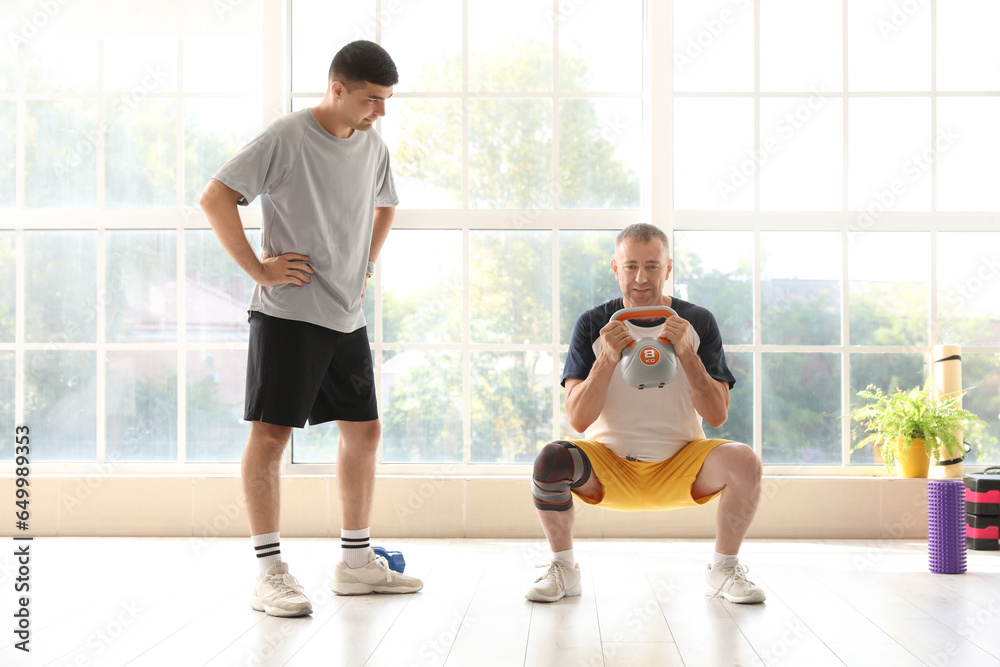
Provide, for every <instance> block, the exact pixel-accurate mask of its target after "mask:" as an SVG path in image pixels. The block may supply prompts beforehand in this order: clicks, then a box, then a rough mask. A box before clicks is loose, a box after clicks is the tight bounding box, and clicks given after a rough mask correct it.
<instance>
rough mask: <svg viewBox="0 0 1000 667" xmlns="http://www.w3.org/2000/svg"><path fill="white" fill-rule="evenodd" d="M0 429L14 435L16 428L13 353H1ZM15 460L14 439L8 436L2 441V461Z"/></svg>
mask: <svg viewBox="0 0 1000 667" xmlns="http://www.w3.org/2000/svg"><path fill="white" fill-rule="evenodd" d="M29 426H30V424H29ZM0 428H2V429H3V432H4V433H13V432H14V428H15V423H14V353H13V352H0ZM13 458H14V438H12V437H10V436H8V437H6V438H3V439H2V440H0V461H4V460H6V461H9V460H11V459H13Z"/></svg>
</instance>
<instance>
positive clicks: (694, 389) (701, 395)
mask: <svg viewBox="0 0 1000 667" xmlns="http://www.w3.org/2000/svg"><path fill="white" fill-rule="evenodd" d="M678 360H679V361H680V363H681V366H682V367H683V368H684V374H685V375H686V376H687V379H688V386H689V387H690V390H691V402H692V403H693V404H694V409H695V410H697V411H698V414H699V415H701V416H702V417H703V418H704V420H705V421H706V422H708V424H709V426H713V427H719V426H722V425H723V424H724V423H726V420H727V419H728V418H729V388H728V387H727V386H726V384H725V383H723V382H719V381H718V380H716V379H715V378H713V377H712V376H711V375H709V374H708V371H707V370H705V364H704V363H702V361H701V357H699V356H698V354H697V353H695V352H692V353H691V354H687V355H684V356H678Z"/></svg>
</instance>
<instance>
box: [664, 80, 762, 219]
mask: <svg viewBox="0 0 1000 667" xmlns="http://www.w3.org/2000/svg"><path fill="white" fill-rule="evenodd" d="M753 105H754V103H753V100H749V99H726V98H710V99H698V98H675V99H674V209H675V210H678V211H684V210H695V211H697V210H713V211H714V210H724V211H740V210H742V211H751V210H753V207H754V197H753V190H754V188H753V183H754V176H755V174H756V170H757V162H756V161H755V157H754V151H753V145H754V139H753V136H754V129H753V124H754V108H753ZM747 151H749V152H747Z"/></svg>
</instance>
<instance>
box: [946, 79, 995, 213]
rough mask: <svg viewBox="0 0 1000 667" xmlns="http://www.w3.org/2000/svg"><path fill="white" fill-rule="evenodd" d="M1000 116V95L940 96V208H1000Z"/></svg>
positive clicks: (987, 209) (952, 209) (971, 209)
mask: <svg viewBox="0 0 1000 667" xmlns="http://www.w3.org/2000/svg"><path fill="white" fill-rule="evenodd" d="M997 118H1000V99H996V98H940V99H938V103H937V137H936V138H935V140H934V143H935V146H937V149H938V162H937V165H938V199H937V207H938V210H941V211H998V210H1000V189H998V188H997V187H996V184H997V182H998V181H1000V162H998V161H997V155H998V154H1000V126H998V124H997V122H996V119H997Z"/></svg>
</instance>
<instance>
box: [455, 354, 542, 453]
mask: <svg viewBox="0 0 1000 667" xmlns="http://www.w3.org/2000/svg"><path fill="white" fill-rule="evenodd" d="M550 440H552V355H550V354H548V353H546V352H478V353H477V352H474V353H472V462H473V463H530V462H531V461H533V460H534V458H535V454H536V453H537V452H538V448H539V445H541V444H544V443H546V442H549V441H550Z"/></svg>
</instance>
